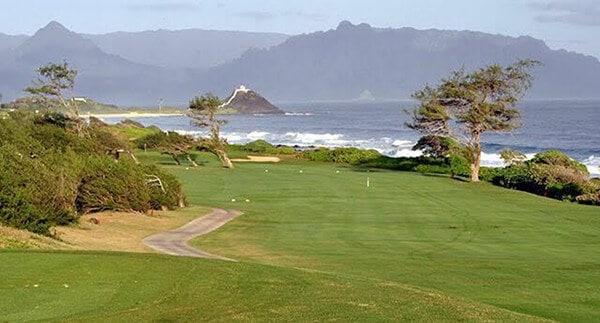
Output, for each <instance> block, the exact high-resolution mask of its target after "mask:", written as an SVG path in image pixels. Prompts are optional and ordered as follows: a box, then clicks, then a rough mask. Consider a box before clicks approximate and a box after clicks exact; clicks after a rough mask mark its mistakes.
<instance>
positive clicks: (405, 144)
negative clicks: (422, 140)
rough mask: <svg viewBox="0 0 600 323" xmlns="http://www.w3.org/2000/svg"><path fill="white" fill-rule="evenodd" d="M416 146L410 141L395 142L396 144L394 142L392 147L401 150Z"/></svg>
mask: <svg viewBox="0 0 600 323" xmlns="http://www.w3.org/2000/svg"><path fill="white" fill-rule="evenodd" d="M414 145H415V144H414V143H413V142H412V141H410V140H400V139H398V140H394V142H392V146H394V147H400V148H408V147H412V146H414Z"/></svg>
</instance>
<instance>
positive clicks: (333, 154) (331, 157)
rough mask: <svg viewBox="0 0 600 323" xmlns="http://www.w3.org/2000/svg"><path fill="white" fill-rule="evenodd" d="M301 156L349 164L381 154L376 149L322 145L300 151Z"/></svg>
mask: <svg viewBox="0 0 600 323" xmlns="http://www.w3.org/2000/svg"><path fill="white" fill-rule="evenodd" d="M300 156H301V157H302V158H305V159H308V160H312V161H319V162H332V163H341V164H350V165H361V164H366V163H369V162H372V161H373V160H376V159H378V158H381V157H382V156H381V154H380V153H379V152H378V151H376V150H373V149H371V150H364V149H359V148H354V147H348V148H335V149H328V148H324V147H320V148H316V149H310V150H305V151H303V152H302V153H300Z"/></svg>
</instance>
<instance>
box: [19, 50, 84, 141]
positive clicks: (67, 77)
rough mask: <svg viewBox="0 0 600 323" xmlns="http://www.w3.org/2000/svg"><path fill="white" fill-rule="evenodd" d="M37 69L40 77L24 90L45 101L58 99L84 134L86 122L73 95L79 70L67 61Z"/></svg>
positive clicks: (79, 132) (79, 131)
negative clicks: (71, 66)
mask: <svg viewBox="0 0 600 323" xmlns="http://www.w3.org/2000/svg"><path fill="white" fill-rule="evenodd" d="M36 71H37V72H38V74H39V77H38V79H37V80H35V81H34V82H33V86H29V87H27V88H25V90H24V91H25V92H28V93H30V94H33V95H35V96H37V97H39V98H41V99H43V100H45V101H55V102H56V101H58V103H59V104H60V105H61V106H62V107H63V108H65V109H66V110H67V112H68V113H69V116H70V117H71V118H73V120H75V122H76V131H77V133H78V134H79V135H80V136H82V135H84V132H85V124H84V123H83V121H82V120H81V118H80V117H79V108H78V107H77V102H76V101H75V98H74V97H73V90H74V88H75V77H76V76H77V71H76V70H74V69H71V68H70V67H69V64H67V62H65V61H63V62H62V64H56V63H49V64H47V65H45V66H42V67H40V68H38V69H37V70H36ZM65 92H68V93H65ZM66 96H69V97H66Z"/></svg>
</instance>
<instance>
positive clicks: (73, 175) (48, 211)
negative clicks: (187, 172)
mask: <svg viewBox="0 0 600 323" xmlns="http://www.w3.org/2000/svg"><path fill="white" fill-rule="evenodd" d="M61 120H62V121H61ZM65 120H68V118H63V117H61V116H60V115H58V114H41V115H33V114H27V113H22V112H17V113H11V114H8V117H7V118H4V119H0V160H2V163H0V222H1V223H4V224H6V225H9V226H13V227H17V228H22V229H27V230H30V231H33V232H36V233H41V234H47V235H50V231H49V229H50V227H51V226H53V225H65V224H69V223H72V222H75V221H77V219H78V212H93V211H100V210H123V211H130V210H133V211H140V212H143V211H146V210H148V209H150V208H155V209H161V208H175V207H177V206H178V205H182V204H185V198H184V196H183V193H182V191H181V186H180V185H179V183H178V182H177V180H176V179H175V178H174V177H173V176H171V175H169V174H166V173H164V172H162V171H161V170H160V169H158V168H156V167H153V166H144V165H138V164H136V163H135V162H134V161H133V160H131V159H127V158H122V159H120V160H119V161H116V160H115V159H114V158H112V157H111V156H108V155H107V154H106V150H107V149H113V148H116V147H120V146H121V145H124V143H123V141H122V139H121V138H119V137H118V136H115V135H114V134H113V133H112V132H111V131H110V128H109V127H106V126H103V125H102V124H94V125H93V126H91V127H88V128H87V129H86V136H85V137H80V136H77V135H76V134H75V133H74V131H72V129H70V126H69V125H68V121H65ZM63 121H64V122H63ZM149 175H153V176H157V178H160V180H161V183H162V185H161V187H157V186H156V185H154V184H153V183H151V182H150V179H151V178H150V176H149ZM152 178H153V177H152Z"/></svg>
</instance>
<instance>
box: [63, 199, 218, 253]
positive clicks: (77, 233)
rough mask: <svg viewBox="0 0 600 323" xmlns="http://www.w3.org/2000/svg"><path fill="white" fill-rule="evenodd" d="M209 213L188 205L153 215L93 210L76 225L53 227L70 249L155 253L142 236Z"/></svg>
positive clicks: (207, 210) (165, 229)
mask: <svg viewBox="0 0 600 323" xmlns="http://www.w3.org/2000/svg"><path fill="white" fill-rule="evenodd" d="M208 212H210V209H207V208H202V207H190V208H185V209H181V210H178V211H169V212H154V213H153V214H152V215H146V214H136V213H115V212H104V213H96V214H91V215H85V216H82V217H81V219H80V220H79V224H78V225H76V226H70V227H59V228H56V233H57V236H58V238H60V239H61V240H63V241H64V242H66V243H68V244H69V245H70V246H71V248H72V249H79V250H110V251H129V252H155V251H154V250H153V249H151V248H149V247H147V246H146V245H144V244H143V243H142V240H143V239H144V238H145V237H147V236H149V235H152V234H155V233H158V232H162V231H167V230H170V229H173V228H176V227H179V226H181V225H183V224H185V223H187V222H189V221H191V220H192V219H194V218H197V217H198V216H201V215H203V214H206V213H208ZM92 219H93V220H92ZM96 222H97V224H96Z"/></svg>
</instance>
